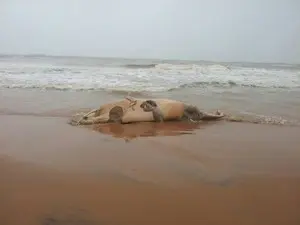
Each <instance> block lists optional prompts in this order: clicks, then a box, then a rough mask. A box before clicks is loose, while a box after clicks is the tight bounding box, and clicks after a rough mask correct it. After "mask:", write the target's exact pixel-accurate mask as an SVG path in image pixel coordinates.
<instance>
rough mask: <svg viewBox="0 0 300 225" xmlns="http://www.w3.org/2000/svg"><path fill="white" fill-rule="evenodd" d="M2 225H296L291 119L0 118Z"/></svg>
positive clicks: (295, 131) (298, 201)
mask: <svg viewBox="0 0 300 225" xmlns="http://www.w3.org/2000/svg"><path fill="white" fill-rule="evenodd" d="M0 124H1V126H0V134H1V135H0V143H1V148H0V183H1V185H0V199H1V200H0V223H1V224H3V225H19V224H28V225H29V224H30V225H40V224H41V225H67V224H68V225H69V224H76V225H77V224H80V225H91V224H93V225H94V224H103V225H106V224H107V225H110V224H113V225H117V224H120V225H121V224H122V225H123V224H124V225H127V224H128V225H133V224H138V225H144V224H149V225H150V224H151V225H152V224H173V225H175V224H208V225H226V224H228V225H232V224H243V225H245V224H246V225H260V224H262V225H277V224H278V225H282V224H289V225H298V224H299V223H300V214H299V211H300V192H299V190H300V163H299V162H300V151H299V144H300V139H299V133H300V129H299V128H298V127H281V126H272V125H259V124H247V123H229V122H223V121H219V122H215V123H208V124H200V125H193V124H183V123H165V124H153V123H145V124H131V125H126V126H121V125H105V126H102V127H101V128H99V127H98V128H97V129H94V130H92V129H88V128H85V127H73V126H70V125H69V124H67V119H66V118H60V117H37V116H24V115H23V116H20V115H1V116H0Z"/></svg>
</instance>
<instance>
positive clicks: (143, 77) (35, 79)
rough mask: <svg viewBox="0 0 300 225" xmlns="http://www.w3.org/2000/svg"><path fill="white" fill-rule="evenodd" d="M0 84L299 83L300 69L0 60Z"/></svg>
mask: <svg viewBox="0 0 300 225" xmlns="http://www.w3.org/2000/svg"><path fill="white" fill-rule="evenodd" d="M0 78H1V79H0V87H2V88H3V87H4V88H40V89H58V90H128V91H149V92H156V91H168V90H174V89H180V88H202V87H213V86H218V87H232V86H241V87H261V88H299V87H300V77H299V71H297V70H288V69H284V68H281V69H278V68H268V69H266V68H251V67H241V66H224V65H219V64H215V65H196V64H167V63H161V64H153V66H152V65H148V66H147V65H146V66H141V67H139V66H135V67H121V66H119V67H117V66H116V67H109V66H107V67H106V66H83V65H72V66H70V65H59V66H57V65H53V64H51V63H49V62H39V63H34V62H31V63H28V62H21V63H20V62H17V63H15V62H11V61H1V62H0Z"/></svg>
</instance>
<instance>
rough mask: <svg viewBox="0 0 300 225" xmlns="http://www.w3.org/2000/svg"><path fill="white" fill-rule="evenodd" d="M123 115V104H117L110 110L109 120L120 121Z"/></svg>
mask: <svg viewBox="0 0 300 225" xmlns="http://www.w3.org/2000/svg"><path fill="white" fill-rule="evenodd" d="M123 115H124V112H123V108H122V107H121V106H115V107H113V108H112V109H111V110H110V111H109V120H108V122H114V123H120V122H121V120H122V117H123Z"/></svg>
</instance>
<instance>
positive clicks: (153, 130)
mask: <svg viewBox="0 0 300 225" xmlns="http://www.w3.org/2000/svg"><path fill="white" fill-rule="evenodd" d="M205 125H206V124H205V123H188V122H177V121H176V122H164V123H155V122H144V123H132V124H113V123H112V124H109V123H108V124H99V125H95V126H93V130H96V131H99V132H100V133H103V134H108V135H112V136H113V137H116V138H124V139H125V140H132V139H135V138H138V137H151V136H177V135H184V134H193V131H195V130H196V129H200V128H203V127H204V126H205Z"/></svg>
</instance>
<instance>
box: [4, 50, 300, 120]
mask: <svg viewBox="0 0 300 225" xmlns="http://www.w3.org/2000/svg"><path fill="white" fill-rule="evenodd" d="M127 94H130V95H131V96H133V97H143V98H157V97H160V98H161V97H163V98H172V99H177V100H182V101H185V102H187V103H191V104H194V105H196V106H198V107H199V108H200V109H202V110H205V111H209V112H210V111H214V110H217V109H219V110H221V111H223V112H224V113H226V114H229V115H232V116H233V117H237V118H240V119H241V121H244V122H251V123H269V124H274V125H288V126H299V125H300V65H291V64H278V63H277V64H272V63H243V62H232V63H226V62H210V61H179V60H150V59H121V58H89V57H55V56H43V55H29V56H28V55H27V56H20V55H2V56H0V114H2V115H3V114H4V115H25V114H26V115H36V116H47V117H49V116H50V117H51V116H61V117H69V116H71V115H72V114H74V113H77V112H80V111H82V110H83V109H90V108H97V107H99V106H100V105H101V104H103V103H106V102H108V101H113V100H117V99H120V98H123V97H124V96H126V95H127Z"/></svg>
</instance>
